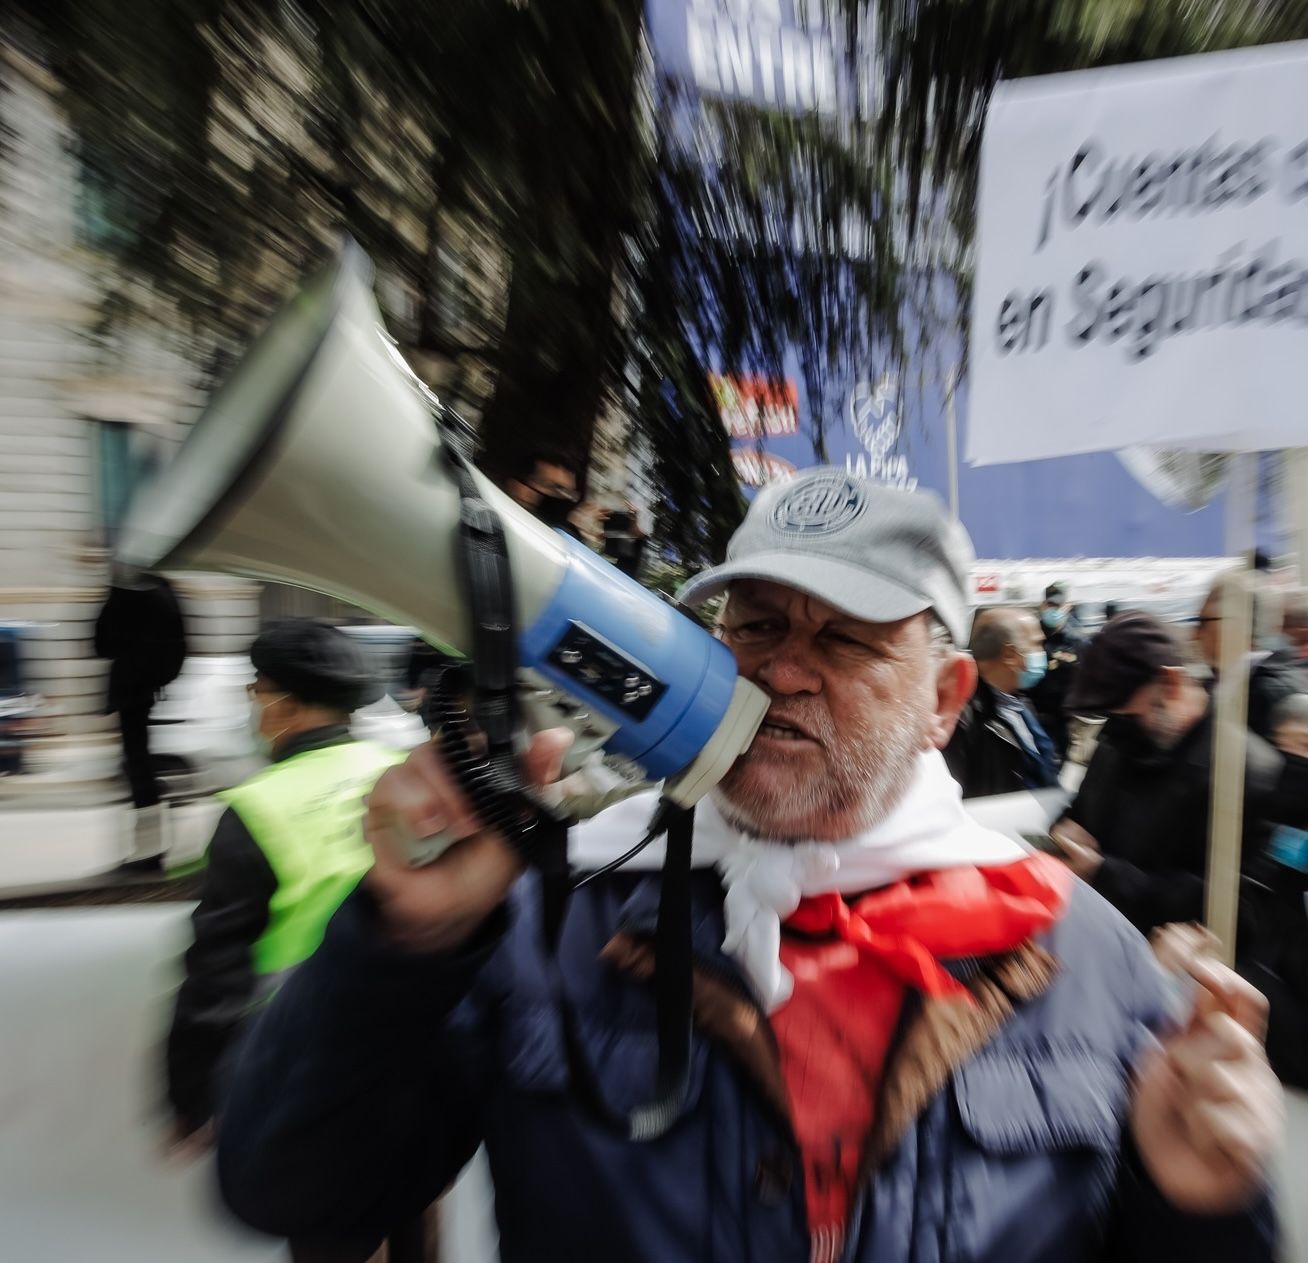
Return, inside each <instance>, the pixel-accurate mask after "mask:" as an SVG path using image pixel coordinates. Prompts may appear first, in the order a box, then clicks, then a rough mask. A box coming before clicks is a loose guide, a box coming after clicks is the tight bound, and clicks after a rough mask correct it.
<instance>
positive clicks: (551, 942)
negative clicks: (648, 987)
mask: <svg viewBox="0 0 1308 1263" xmlns="http://www.w3.org/2000/svg"><path fill="white" fill-rule="evenodd" d="M694 831H695V830H694V813H693V811H692V810H691V809H688V808H679V809H677V810H675V811H674V812H672V813H671V815H670V818H669V820H668V830H667V838H668V841H667V854H666V858H665V860H664V864H663V883H662V886H661V888H660V891H659V911H658V922H657V925H656V927H655V931H654V951H655V973H654V1008H655V1019H656V1023H657V1028H658V1072H657V1076H656V1080H655V1085H654V1099H653V1100H651V1101H649V1102H648V1103H647V1104H645V1105H640V1106H637V1107H636V1108H635V1109H634V1110H632V1111H631V1112H630V1113H629V1114H622V1113H619V1112H617V1111H616V1110H614V1109H613V1108H612V1107H611V1106H610V1105H609V1104H608V1103H607V1102H606V1101H605V1100H604V1098H603V1095H602V1094H601V1092H600V1089H599V1084H598V1083H597V1082H596V1079H595V1072H594V1070H593V1069H592V1068H591V1065H590V1061H589V1059H588V1058H587V1056H586V1051H585V1048H584V1046H583V1043H582V1040H581V1034H580V1030H579V1028H578V1024H577V1016H576V1012H575V1010H574V1009H573V1007H572V1003H571V1001H570V1000H569V999H568V996H567V991H566V988H565V986H564V980H563V977H562V974H561V971H560V970H559V967H558V936H559V933H560V931H561V929H562V911H563V904H562V901H561V897H560V894H559V889H558V887H557V885H555V886H552V887H551V886H547V887H546V888H545V892H544V900H543V906H544V917H545V920H544V928H545V933H546V936H547V941H546V955H547V959H548V960H549V962H550V969H551V973H552V980H553V984H554V996H555V1002H556V1003H557V1005H558V1008H559V1013H560V1016H561V1018H562V1023H563V1039H564V1047H565V1049H566V1052H567V1058H568V1073H569V1077H570V1080H571V1086H572V1089H573V1091H574V1093H575V1094H576V1096H577V1098H578V1100H579V1101H580V1103H581V1104H582V1106H583V1107H584V1108H585V1109H586V1111H587V1113H589V1114H590V1115H591V1117H592V1118H594V1119H595V1120H596V1121H597V1122H599V1123H600V1124H602V1125H603V1126H604V1127H606V1128H607V1129H608V1130H610V1131H614V1132H617V1133H618V1134H619V1135H623V1136H626V1137H627V1138H628V1139H630V1140H655V1139H657V1138H658V1137H659V1136H662V1135H663V1134H664V1133H665V1132H667V1131H668V1130H669V1129H670V1128H671V1127H672V1125H673V1124H674V1123H675V1122H676V1121H677V1120H678V1119H679V1118H680V1117H681V1116H682V1114H683V1112H684V1110H685V1104H686V1094H687V1092H688V1090H689V1086H690V1044H691V1001H692V985H693V978H692V969H691V964H692V952H691V934H690V873H691V866H690V865H691V850H692V844H693V840H694ZM562 898H566V895H564V896H562Z"/></svg>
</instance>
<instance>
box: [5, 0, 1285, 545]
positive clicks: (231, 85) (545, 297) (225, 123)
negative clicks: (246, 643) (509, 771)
mask: <svg viewBox="0 0 1308 1263" xmlns="http://www.w3.org/2000/svg"><path fill="white" fill-rule="evenodd" d="M801 7H803V6H801ZM816 9H817V11H818V12H820V14H821V15H822V16H823V17H824V19H825V20H826V21H827V22H828V23H830V24H831V25H832V27H833V29H835V30H837V31H838V32H839V33H840V35H841V38H842V42H843V47H844V71H845V74H846V76H847V78H848V82H849V85H850V96H849V100H850V108H849V109H847V110H845V111H843V112H842V113H841V114H840V116H839V117H830V116H817V115H812V116H798V115H794V114H785V113H781V112H778V111H774V110H768V109H763V108H759V107H757V106H754V105H751V104H747V103H746V104H742V103H732V102H726V101H721V100H718V101H710V100H693V99H690V98H688V97H687V96H686V95H685V94H684V92H683V91H682V90H681V89H680V88H679V87H678V85H677V84H675V83H672V82H669V81H666V80H661V79H657V78H656V77H655V76H654V75H653V74H652V73H651V68H650V65H649V60H648V55H647V52H646V50H645V47H644V43H643V36H642V0H440V3H435V2H434V0H426V2H421V0H354V2H352V3H350V4H340V3H336V0H0V13H3V14H4V16H5V30H6V32H7V33H9V34H8V36H7V37H8V38H11V39H23V40H25V41H27V42H28V43H30V45H31V47H32V48H33V50H34V51H35V52H36V54H37V55H39V56H40V57H42V58H43V59H44V60H45V61H47V63H48V64H49V65H50V67H51V69H52V70H53V72H54V74H55V77H56V79H57V81H58V83H59V84H60V87H61V92H62V100H63V104H64V107H65V109H66V111H67V113H68V116H69V119H70V120H71V123H72V126H73V130H74V133H75V136H76V139H77V150H78V155H79V157H80V159H81V164H82V169H83V173H84V179H83V182H82V186H83V188H82V197H83V201H84V214H83V220H84V223H85V225H86V236H87V239H88V245H90V246H92V247H93V248H94V249H96V250H98V251H101V252H104V253H105V254H107V255H108V256H109V258H110V259H111V260H112V261H113V263H114V264H115V265H116V266H114V267H110V268H106V269H104V278H105V282H104V284H105V292H104V307H103V310H104V316H105V328H106V330H111V329H112V328H113V327H114V326H115V325H116V324H119V323H121V322H123V321H124V320H129V319H130V318H132V316H133V313H134V312H135V311H136V310H137V309H138V307H139V306H140V305H141V302H142V295H147V296H158V297H161V298H162V299H164V300H166V301H167V302H168V303H170V304H172V306H173V307H174V308H175V310H176V311H177V313H178V314H179V315H180V317H181V318H182V320H183V321H185V322H186V323H187V326H188V329H189V332H190V335H191V337H192V339H193V341H194V344H195V346H196V347H198V348H199V349H200V351H201V353H202V358H203V359H204V361H205V362H206V363H207V365H208V367H209V369H210V371H211V373H213V374H221V373H222V372H223V371H224V370H225V369H226V367H227V366H228V365H229V363H230V359H231V356H232V355H233V354H234V353H235V352H236V351H237V350H238V349H239V347H240V346H241V345H242V344H243V343H244V342H245V341H247V340H248V338H249V337H250V336H251V335H252V333H253V332H254V331H255V330H256V329H257V327H258V326H259V324H260V323H261V322H262V320H263V319H264V318H266V316H267V314H268V312H269V310H270V309H271V307H272V306H273V305H274V304H275V303H276V302H277V301H279V300H280V298H281V297H283V296H284V294H285V293H286V291H287V290H288V289H289V288H290V287H291V286H292V285H293V284H294V282H295V280H296V278H297V277H298V276H300V275H301V274H302V273H303V272H304V271H305V270H306V269H307V268H308V267H309V266H311V265H312V263H313V261H314V260H315V259H317V258H318V257H320V256H321V255H322V254H323V252H324V251H325V250H326V249H327V248H328V245H329V243H330V240H331V237H332V234H333V232H334V230H335V229H336V228H337V227H338V226H344V227H346V228H348V229H349V230H350V231H351V232H352V233H353V234H354V235H355V236H356V237H357V238H358V239H359V240H360V241H361V242H362V244H363V245H364V247H365V248H366V249H367V250H368V251H369V252H370V253H371V254H372V255H373V257H374V258H375V260H376V262H377V264H378V270H379V295H380V298H381V300H382V304H383V307H384V309H385V310H386V314H387V317H388V320H389V322H390V324H391V327H392V329H393V330H394V331H395V332H396V334H397V336H398V337H399V339H400V341H401V343H402V345H404V347H405V349H406V350H407V351H408V352H410V354H411V355H412V356H413V358H414V359H415V361H416V363H417V364H418V367H419V369H420V371H422V372H424V374H425V375H427V376H429V377H431V378H432V379H433V381H434V384H435V385H436V386H437V388H438V389H440V390H442V391H444V392H449V393H451V394H453V395H454V396H455V400H456V402H457V403H459V404H461V405H462V406H464V407H466V408H468V409H469V410H470V411H471V412H472V413H474V414H475V415H476V416H478V418H479V420H480V425H481V436H482V443H483V448H484V459H485V463H486V464H487V465H488V467H489V468H491V469H492V470H494V469H496V468H499V467H502V465H503V464H504V462H505V461H506V460H507V459H508V457H509V456H510V454H511V453H512V451H513V450H514V448H515V446H516V445H517V444H519V443H521V442H524V441H533V442H535V441H548V442H551V443H553V444H556V445H561V446H564V447H569V448H571V449H572V450H574V451H575V452H577V454H578V455H579V456H582V457H584V456H585V455H586V454H587V453H588V452H589V450H590V446H591V443H592V439H593V435H594V431H595V423H596V418H597V417H598V416H599V415H600V414H601V413H602V412H603V411H605V410H606V409H614V408H618V409H626V410H628V411H629V412H630V414H631V417H632V420H633V423H634V425H635V426H636V427H637V429H638V430H639V431H640V432H641V433H642V434H643V436H644V437H645V438H646V439H647V441H648V447H649V450H650V451H651V452H652V453H653V464H654V468H653V470H652V477H653V483H654V486H655V489H656V492H657V493H658V498H659V503H658V513H657V518H656V530H655V539H656V542H657V543H659V544H660V545H662V546H664V547H665V548H666V549H667V550H668V551H669V552H670V553H671V554H673V555H675V556H676V557H678V558H680V559H681V560H682V562H684V563H685V564H687V565H690V566H694V565H695V564H698V563H700V562H702V561H703V560H706V559H709V558H712V557H716V556H718V555H720V553H721V551H722V549H723V547H724V546H725V541H726V539H727V537H728V536H729V534H730V531H731V529H732V527H733V526H734V524H735V523H736V522H737V521H738V520H739V515H740V512H741V509H742V501H741V498H740V494H739V491H738V489H737V486H736V480H735V475H734V473H733V470H732V465H731V459H730V451H729V447H728V443H727V439H726V436H725V434H724V433H723V429H722V426H721V424H720V421H719V419H718V416H717V412H716V408H715V406H714V403H713V400H712V397H711V394H710V390H709V381H708V371H709V369H710V368H711V367H712V366H714V365H718V364H729V365H733V366H736V367H737V368H738V369H739V370H740V371H745V372H749V371H755V372H760V373H765V374H772V375H775V374H779V373H780V372H781V364H782V358H783V350H784V349H785V348H787V347H792V348H794V349H795V350H796V351H797V353H798V358H799V362H800V370H801V372H802V374H803V377H804V384H805V386H806V388H807V389H808V392H809V394H810V397H811V399H812V401H813V409H812V411H813V415H814V417H815V421H814V427H815V432H814V435H813V438H814V441H815V444H816V445H817V448H818V450H819V452H821V451H822V450H823V443H824V435H823V432H822V429H823V420H824V418H825V417H826V416H827V413H828V410H827V408H826V407H825V406H824V399H825V395H826V392H827V390H828V386H829V381H830V380H831V378H832V375H833V374H834V373H836V372H837V371H838V370H839V369H840V366H841V365H847V364H849V363H850V362H857V363H866V364H869V365H871V366H872V367H873V369H874V371H875V370H877V369H878V367H879V368H880V369H885V368H891V369H898V370H900V371H901V372H902V371H905V370H906V369H907V368H909V367H911V368H912V370H913V371H914V372H916V373H919V374H921V375H923V376H937V375H939V374H940V373H941V371H942V366H940V365H936V364H934V363H933V362H932V353H933V349H934V348H935V347H936V346H937V345H939V344H940V342H941V340H942V339H941V334H942V332H946V331H947V332H949V333H950V334H951V335H959V334H961V333H962V332H963V329H962V314H963V313H965V312H966V310H967V298H968V292H967V286H968V277H969V261H970V245H971V243H970V234H971V229H972V216H973V205H974V196H975V181H976V173H977V163H978V154H979V141H980V134H981V123H982V120H983V118H984V112H985V106H986V103H987V101H988V98H989V93H990V91H991V89H992V88H993V85H994V84H995V82H996V81H997V80H998V79H999V78H1000V77H1002V76H1016V75H1026V74H1035V73H1041V72H1046V71H1055V70H1064V69H1070V68H1075V67H1080V66H1087V65H1097V64H1105V63H1111V62H1119V61H1127V60H1134V59H1138V58H1142V57H1154V56H1167V55H1172V54H1179V53H1186V52H1194V51H1200V50H1203V49H1209V48H1218V47H1226V46H1230V45H1233V44H1239V43H1251V42H1259V41H1265V40H1272V39H1285V38H1293V37H1296V36H1302V35H1305V34H1308V11H1306V10H1308V5H1305V4H1304V3H1302V2H1298V3H1296V2H1292V0H1260V2H1259V3H1250V2H1247V0H1246V2H1237V0H1206V2H1202V3H1201V2H1199V0H817V2H816Z"/></svg>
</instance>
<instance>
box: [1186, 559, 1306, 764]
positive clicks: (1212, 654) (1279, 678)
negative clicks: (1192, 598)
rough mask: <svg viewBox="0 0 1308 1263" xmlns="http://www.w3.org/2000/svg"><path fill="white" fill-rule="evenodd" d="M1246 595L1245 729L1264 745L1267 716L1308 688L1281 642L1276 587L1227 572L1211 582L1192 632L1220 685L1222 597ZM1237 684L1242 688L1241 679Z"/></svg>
mask: <svg viewBox="0 0 1308 1263" xmlns="http://www.w3.org/2000/svg"><path fill="white" fill-rule="evenodd" d="M1232 591H1236V592H1241V593H1243V594H1245V595H1246V596H1247V597H1248V598H1249V599H1250V600H1251V601H1252V603H1253V630H1252V637H1251V639H1250V642H1249V644H1248V646H1247V647H1246V648H1247V654H1246V656H1245V660H1244V661H1245V671H1246V673H1247V676H1248V687H1249V714H1248V721H1247V722H1248V725H1249V730H1250V731H1251V732H1255V733H1257V734H1258V736H1260V737H1262V738H1263V739H1264V740H1265V741H1271V740H1272V713H1273V711H1274V710H1275V709H1276V706H1277V704H1278V703H1280V702H1282V701H1284V700H1285V699H1286V698H1287V697H1290V696H1292V695H1293V694H1295V693H1300V692H1303V691H1304V690H1305V688H1306V687H1308V682H1306V681H1305V679H1304V666H1303V662H1302V660H1301V659H1300V658H1299V656H1298V654H1297V652H1296V651H1295V650H1292V649H1289V648H1286V646H1285V644H1284V643H1283V640H1282V619H1283V601H1282V596H1281V593H1280V591H1279V590H1278V589H1276V588H1274V587H1272V586H1271V585H1269V584H1268V583H1267V581H1266V580H1265V579H1263V578H1262V577H1261V576H1260V575H1259V574H1258V573H1256V572H1255V573H1254V574H1248V573H1246V572H1245V571H1242V570H1230V571H1227V572H1225V573H1224V574H1221V575H1219V576H1218V577H1217V579H1216V580H1215V581H1214V583H1213V585H1212V587H1211V588H1209V590H1208V595H1207V597H1206V598H1205V599H1204V603H1203V606H1202V608H1201V609H1200V611H1199V617H1198V620H1197V624H1196V630H1195V644H1196V646H1197V649H1198V653H1199V656H1200V657H1201V659H1202V660H1203V662H1204V663H1205V664H1206V665H1207V666H1208V667H1209V668H1210V669H1211V670H1212V673H1213V678H1214V679H1215V680H1216V681H1217V686H1218V687H1219V688H1220V687H1222V681H1221V672H1220V667H1221V653H1222V623H1223V621H1224V620H1225V613H1224V609H1225V602H1226V596H1227V593H1229V592H1232ZM1236 684H1243V680H1241V681H1237V682H1236Z"/></svg>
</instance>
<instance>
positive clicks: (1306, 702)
mask: <svg viewBox="0 0 1308 1263" xmlns="http://www.w3.org/2000/svg"><path fill="white" fill-rule="evenodd" d="M1272 740H1273V742H1274V743H1275V745H1276V748H1277V749H1278V750H1279V751H1280V752H1281V753H1282V754H1284V755H1285V756H1286V757H1288V758H1296V759H1308V693H1294V694H1292V695H1291V696H1289V697H1287V698H1285V699H1284V700H1283V701H1280V702H1278V703H1277V705H1276V709H1275V710H1274V711H1273V712H1272Z"/></svg>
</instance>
